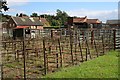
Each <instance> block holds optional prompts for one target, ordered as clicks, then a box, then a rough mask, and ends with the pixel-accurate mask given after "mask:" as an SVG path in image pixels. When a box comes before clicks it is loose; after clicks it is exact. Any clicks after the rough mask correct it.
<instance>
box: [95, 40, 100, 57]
mask: <svg viewBox="0 0 120 80" xmlns="http://www.w3.org/2000/svg"><path fill="white" fill-rule="evenodd" d="M94 46H95V51H96V54H97V57H98V56H99V54H98V50H97V46H96V41H95V39H94Z"/></svg>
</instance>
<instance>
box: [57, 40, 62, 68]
mask: <svg viewBox="0 0 120 80" xmlns="http://www.w3.org/2000/svg"><path fill="white" fill-rule="evenodd" d="M58 44H59V51H60V67H62V52H61V45H60V39H58Z"/></svg>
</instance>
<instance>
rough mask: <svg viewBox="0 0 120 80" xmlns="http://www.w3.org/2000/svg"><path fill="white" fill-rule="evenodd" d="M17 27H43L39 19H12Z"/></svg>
mask: <svg viewBox="0 0 120 80" xmlns="http://www.w3.org/2000/svg"><path fill="white" fill-rule="evenodd" d="M11 18H12V19H13V21H14V22H15V23H16V25H17V26H41V25H42V23H41V22H40V21H39V19H36V18H32V17H25V18H23V17H11Z"/></svg>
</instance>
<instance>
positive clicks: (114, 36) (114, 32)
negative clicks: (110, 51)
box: [113, 29, 116, 50]
mask: <svg viewBox="0 0 120 80" xmlns="http://www.w3.org/2000/svg"><path fill="white" fill-rule="evenodd" d="M113 39H114V50H115V49H116V30H115V29H114V30H113Z"/></svg>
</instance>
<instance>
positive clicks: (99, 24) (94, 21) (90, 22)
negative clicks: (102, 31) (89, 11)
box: [86, 19, 102, 28]
mask: <svg viewBox="0 0 120 80" xmlns="http://www.w3.org/2000/svg"><path fill="white" fill-rule="evenodd" d="M86 22H87V24H88V25H89V26H90V27H91V28H101V27H102V22H101V21H100V20H99V19H87V21H86Z"/></svg>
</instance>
